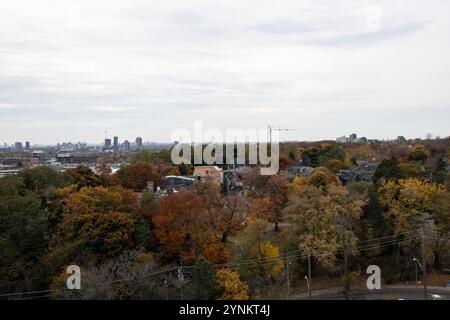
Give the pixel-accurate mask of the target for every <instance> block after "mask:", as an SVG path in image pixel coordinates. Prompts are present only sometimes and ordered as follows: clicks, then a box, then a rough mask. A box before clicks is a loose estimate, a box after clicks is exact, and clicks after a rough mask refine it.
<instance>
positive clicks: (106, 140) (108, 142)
mask: <svg viewBox="0 0 450 320" xmlns="http://www.w3.org/2000/svg"><path fill="white" fill-rule="evenodd" d="M105 149H111V139H105Z"/></svg>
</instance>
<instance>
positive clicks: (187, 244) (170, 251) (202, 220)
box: [153, 191, 228, 263]
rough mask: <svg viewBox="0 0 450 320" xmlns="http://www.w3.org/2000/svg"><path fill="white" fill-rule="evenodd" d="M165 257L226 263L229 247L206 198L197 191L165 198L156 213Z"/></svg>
mask: <svg viewBox="0 0 450 320" xmlns="http://www.w3.org/2000/svg"><path fill="white" fill-rule="evenodd" d="M153 224H154V227H155V235H156V238H157V239H158V241H159V243H160V244H161V250H162V252H161V254H162V258H163V259H165V260H169V261H170V260H178V261H181V262H183V263H189V262H193V261H198V260H200V259H202V258H203V259H206V260H207V261H209V262H211V263H221V262H225V261H226V260H227V257H228V248H227V247H226V246H225V244H224V243H223V242H221V241H220V238H219V237H218V235H217V230H215V229H214V227H213V225H212V224H211V218H210V216H209V214H208V210H206V208H205V205H204V203H203V201H202V198H201V197H200V196H199V195H198V194H197V193H195V192H194V191H181V192H179V193H174V194H171V195H170V196H168V197H166V198H163V199H162V200H161V201H160V203H159V210H158V211H157V212H156V213H155V214H154V216H153Z"/></svg>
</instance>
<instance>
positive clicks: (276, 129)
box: [267, 125, 295, 144]
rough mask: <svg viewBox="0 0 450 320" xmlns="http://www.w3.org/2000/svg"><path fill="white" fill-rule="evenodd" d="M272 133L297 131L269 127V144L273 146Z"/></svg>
mask: <svg viewBox="0 0 450 320" xmlns="http://www.w3.org/2000/svg"><path fill="white" fill-rule="evenodd" d="M272 131H295V129H287V128H282V127H272V126H270V125H268V126H267V133H268V135H269V144H272Z"/></svg>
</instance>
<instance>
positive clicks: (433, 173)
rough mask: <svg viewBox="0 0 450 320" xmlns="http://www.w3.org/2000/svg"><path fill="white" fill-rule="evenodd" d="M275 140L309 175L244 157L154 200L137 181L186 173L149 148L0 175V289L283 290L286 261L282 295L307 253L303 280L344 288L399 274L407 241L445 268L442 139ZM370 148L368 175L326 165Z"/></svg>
mask: <svg viewBox="0 0 450 320" xmlns="http://www.w3.org/2000/svg"><path fill="white" fill-rule="evenodd" d="M281 150H282V161H281V163H282V166H288V165H290V164H293V163H295V162H297V161H299V160H301V159H303V160H306V161H308V163H309V165H311V166H313V167H315V169H314V172H313V174H312V175H311V176H309V177H296V178H292V177H290V176H287V175H285V174H283V173H282V172H280V173H279V174H277V175H273V176H261V175H259V170H258V169H257V168H254V169H253V170H250V171H249V172H247V173H246V174H243V175H242V177H241V179H242V181H243V182H244V186H245V187H244V189H243V190H241V191H240V192H233V193H224V192H223V191H222V190H221V188H220V186H218V185H216V184H214V183H213V182H201V183H200V182H197V183H195V184H194V186H193V187H192V188H190V189H186V190H182V191H180V192H177V193H172V194H169V195H168V196H167V197H162V198H157V197H156V196H155V194H154V193H153V192H151V191H148V190H145V188H146V186H147V185H146V184H147V181H153V182H154V183H155V185H158V184H162V183H163V182H162V181H163V177H164V176H166V175H180V174H189V172H191V170H192V168H189V167H187V166H182V167H179V166H173V165H171V164H170V159H168V158H167V154H168V152H167V151H163V152H159V153H157V154H152V153H148V152H147V153H142V154H139V155H136V156H135V157H134V159H132V161H131V162H130V164H128V165H125V166H123V167H122V168H121V169H120V170H119V171H118V172H116V173H115V174H112V173H111V170H110V169H109V167H108V166H107V165H106V164H101V165H99V166H98V168H97V169H98V170H97V173H94V172H93V171H92V170H90V169H89V168H87V167H83V166H80V167H78V168H76V169H70V170H66V171H65V172H64V173H59V172H56V171H54V170H53V169H52V168H50V167H46V166H42V167H36V168H28V169H23V170H22V171H20V172H19V173H18V174H17V175H10V176H5V177H2V178H0V257H1V258H0V294H4V296H3V297H6V298H8V297H9V296H8V294H13V293H22V292H32V291H39V292H43V293H42V295H41V297H42V298H49V299H259V298H285V297H286V295H287V293H286V290H285V288H286V281H287V280H286V279H287V270H288V269H287V268H286V265H287V264H288V263H293V265H292V267H291V270H290V272H291V273H292V283H291V290H292V292H295V291H296V290H297V289H298V290H303V289H304V287H305V284H304V280H302V279H303V276H304V275H305V273H306V272H307V258H308V257H309V258H310V259H311V264H312V279H313V283H314V281H315V280H314V279H320V278H321V277H326V278H327V279H335V280H336V281H337V283H338V284H339V285H341V286H342V287H343V288H346V289H347V290H349V288H350V287H351V285H352V283H354V281H356V279H357V278H358V276H360V275H362V274H364V272H365V268H366V267H367V266H368V265H370V264H378V265H380V266H381V268H382V270H383V281H385V282H387V283H396V282H398V281H403V280H407V279H412V277H413V273H412V272H413V270H414V269H413V266H412V265H411V259H412V257H414V256H420V252H421V243H424V244H425V246H426V256H427V263H428V264H429V266H430V267H432V268H433V270H434V271H435V272H439V270H440V269H442V268H443V266H448V264H449V258H450V255H449V251H450V250H449V249H450V244H449V242H448V240H447V239H448V234H449V226H450V178H449V173H448V171H447V166H448V160H449V156H450V149H449V143H448V141H447V140H445V141H444V142H441V143H440V144H438V145H425V144H416V145H413V146H410V147H407V146H403V145H397V144H389V145H386V146H384V145H380V146H369V145H354V146H353V145H352V146H338V145H335V144H317V145H314V146H309V145H301V144H295V143H291V144H285V145H282V148H281ZM371 159H372V160H373V159H376V161H378V162H379V163H380V165H379V167H378V169H377V171H376V173H375V175H374V177H373V181H358V182H355V183H350V184H347V185H344V184H343V183H342V182H341V181H340V180H339V178H338V177H337V176H336V173H337V172H339V170H341V169H344V168H351V167H352V166H354V165H355V163H356V161H357V160H371ZM421 230H422V231H423V232H424V234H425V235H426V237H421V232H422V231H421ZM344 262H345V263H344ZM73 264H75V265H79V266H80V267H81V270H82V289H81V290H75V291H69V290H67V289H66V279H67V276H68V275H67V273H66V268H67V266H69V265H73ZM344 265H345V266H346V268H344ZM295 275H296V276H295ZM302 281H303V282H302ZM316 283H317V282H316ZM281 288H282V289H281ZM296 288H297V289H296ZM12 296H14V295H12ZM0 297H1V296H0Z"/></svg>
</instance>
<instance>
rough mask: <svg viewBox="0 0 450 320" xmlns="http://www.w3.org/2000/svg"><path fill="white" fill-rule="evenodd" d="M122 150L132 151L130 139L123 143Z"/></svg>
mask: <svg viewBox="0 0 450 320" xmlns="http://www.w3.org/2000/svg"><path fill="white" fill-rule="evenodd" d="M122 150H124V151H130V141H128V140H125V141H124V142H123V144H122Z"/></svg>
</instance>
